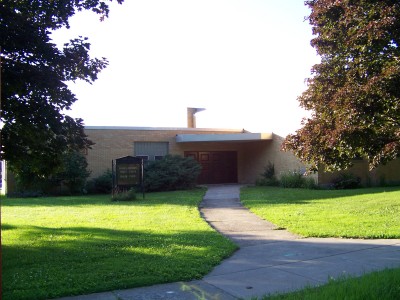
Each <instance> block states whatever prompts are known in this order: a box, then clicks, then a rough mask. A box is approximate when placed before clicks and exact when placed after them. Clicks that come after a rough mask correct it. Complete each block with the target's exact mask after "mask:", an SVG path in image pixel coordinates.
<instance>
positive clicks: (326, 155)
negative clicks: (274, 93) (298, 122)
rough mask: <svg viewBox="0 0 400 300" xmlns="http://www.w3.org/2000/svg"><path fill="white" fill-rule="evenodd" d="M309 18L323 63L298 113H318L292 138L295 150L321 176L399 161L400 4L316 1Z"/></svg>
mask: <svg viewBox="0 0 400 300" xmlns="http://www.w3.org/2000/svg"><path fill="white" fill-rule="evenodd" d="M305 3H306V5H308V6H309V7H310V8H311V14H310V16H309V18H308V20H309V22H310V24H311V25H312V30H313V34H314V35H315V38H313V39H312V41H311V45H312V46H313V47H314V48H315V49H316V50H317V53H318V54H319V55H320V56H321V63H319V64H317V65H315V66H314V67H313V68H312V77H311V78H309V79H307V83H308V88H307V90H306V91H305V92H304V93H303V94H302V95H301V96H300V97H299V101H300V105H301V106H302V107H304V108H306V109H307V110H310V111H311V112H312V115H311V117H310V118H308V119H305V120H303V127H302V128H301V129H299V130H298V131H296V133H295V134H292V135H288V136H287V137H286V140H285V142H284V144H283V149H284V150H292V151H294V153H295V155H296V156H298V157H299V158H300V159H301V160H302V161H304V162H306V163H308V164H309V165H310V169H311V170H317V168H318V166H319V165H321V164H322V165H325V167H326V169H327V170H340V169H345V168H347V167H349V166H351V161H352V160H353V159H354V158H365V159H367V160H368V162H369V166H370V168H371V169H372V168H374V167H376V166H378V165H379V164H384V163H386V162H388V161H390V160H393V159H395V158H397V157H399V156H400V48H399V42H400V2H399V1H398V0H342V1H336V0H312V1H306V2H305Z"/></svg>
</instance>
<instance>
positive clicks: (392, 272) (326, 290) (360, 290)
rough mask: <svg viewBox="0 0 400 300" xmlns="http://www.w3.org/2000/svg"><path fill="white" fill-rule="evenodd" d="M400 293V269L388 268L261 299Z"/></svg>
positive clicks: (358, 299)
mask: <svg viewBox="0 0 400 300" xmlns="http://www.w3.org/2000/svg"><path fill="white" fill-rule="evenodd" d="M399 295H400V269H388V270H383V271H378V272H374V273H370V274H367V275H364V276H362V277H358V278H345V277H344V278H339V279H337V280H330V281H329V283H328V284H326V285H323V286H320V287H308V288H306V289H303V290H301V291H297V292H293V293H288V294H281V295H271V296H265V297H263V298H262V300H298V299H302V300H320V299H331V300H342V299H348V300H364V299H376V300H378V299H379V300H393V299H398V298H399Z"/></svg>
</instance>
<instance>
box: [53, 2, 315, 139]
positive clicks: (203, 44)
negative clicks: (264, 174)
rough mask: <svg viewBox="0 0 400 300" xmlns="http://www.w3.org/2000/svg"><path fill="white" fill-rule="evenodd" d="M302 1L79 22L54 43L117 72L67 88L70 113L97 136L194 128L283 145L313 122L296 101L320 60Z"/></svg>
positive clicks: (146, 6)
mask: <svg viewBox="0 0 400 300" xmlns="http://www.w3.org/2000/svg"><path fill="white" fill-rule="evenodd" d="M308 15H309V9H308V8H307V7H306V6H305V5H304V3H303V0H285V1H275V0H264V1H262V0H198V1H197V0H196V1H194V0H126V1H125V3H123V4H122V5H117V4H112V5H111V12H110V17H109V18H108V19H106V20H105V21H104V22H100V21H99V17H98V16H97V15H95V14H93V13H91V12H81V13H79V14H77V15H76V16H75V17H73V18H72V19H71V21H70V25H71V29H69V30H67V29H60V30H58V31H56V32H55V33H54V34H53V38H54V41H55V42H57V43H60V44H62V43H64V42H66V41H68V39H69V38H73V37H76V36H78V35H81V36H87V37H89V41H90V42H91V44H92V47H91V54H92V55H93V56H97V57H107V58H108V60H109V62H110V65H109V66H108V68H107V69H106V70H104V71H102V72H101V74H100V75H99V79H98V80H97V81H96V82H95V83H94V84H93V85H90V84H87V83H84V82H77V83H75V84H71V85H70V88H71V89H72V91H73V92H74V93H75V94H76V95H77V97H78V101H77V102H76V103H75V104H74V105H73V107H72V110H71V111H69V112H68V114H69V115H71V116H73V117H81V118H83V119H84V120H85V124H86V125H91V126H96V125H98V126H146V127H147V126H151V127H185V126H186V107H203V108H206V111H204V112H201V113H198V114H197V127H208V128H245V129H247V130H250V131H254V132H260V131H262V132H271V131H272V132H275V133H278V134H280V135H283V136H284V135H286V134H288V133H290V132H294V131H295V130H296V129H297V128H299V127H300V121H301V119H302V117H304V116H306V115H307V112H305V111H304V110H302V109H300V108H299V105H298V102H297V96H299V95H300V94H301V93H302V92H303V91H304V90H305V88H306V86H305V84H304V79H305V78H307V77H309V76H310V70H311V67H312V66H313V65H314V64H315V63H318V61H319V58H318V57H317V56H316V52H315V50H314V49H313V48H312V47H311V46H310V40H311V38H312V34H311V26H310V25H309V24H308V21H304V18H305V17H306V16H308Z"/></svg>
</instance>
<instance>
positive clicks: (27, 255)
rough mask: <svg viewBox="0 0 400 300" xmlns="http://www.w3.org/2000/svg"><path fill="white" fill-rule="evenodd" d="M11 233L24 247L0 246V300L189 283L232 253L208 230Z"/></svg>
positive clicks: (84, 229)
mask: <svg viewBox="0 0 400 300" xmlns="http://www.w3.org/2000/svg"><path fill="white" fill-rule="evenodd" d="M5 226H6V227H7V224H5ZM9 229H10V230H11V228H9ZM12 229H15V230H19V231H22V235H21V238H20V239H21V240H23V241H26V242H25V243H23V244H22V243H21V244H17V243H15V244H14V245H11V246H10V245H7V244H6V245H3V270H2V271H3V299H49V298H54V297H61V296H66V295H80V294H88V293H92V292H99V291H109V290H115V289H124V288H132V287H139V286H146V285H151V284H155V283H165V282H175V281H182V280H191V279H195V278H200V277H202V276H203V275H205V274H207V273H208V272H210V271H211V269H212V268H213V267H214V266H215V265H216V264H218V263H219V262H220V261H221V260H222V259H223V258H225V257H227V256H229V255H231V254H232V252H233V251H234V250H235V246H234V245H233V244H232V243H231V242H229V241H228V240H227V239H225V238H223V237H221V236H219V235H218V234H217V233H215V232H213V231H204V232H203V231H194V232H191V231H177V232H171V233H168V234H157V233H155V232H145V231H135V230H133V231H124V230H112V229H104V228H87V227H73V228H46V227H38V226H21V227H14V228H12Z"/></svg>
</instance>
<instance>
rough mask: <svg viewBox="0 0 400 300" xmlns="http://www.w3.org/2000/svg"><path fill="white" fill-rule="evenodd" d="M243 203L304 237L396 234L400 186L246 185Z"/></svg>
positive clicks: (399, 234) (399, 235)
mask: <svg viewBox="0 0 400 300" xmlns="http://www.w3.org/2000/svg"><path fill="white" fill-rule="evenodd" d="M241 200H242V202H243V204H244V205H245V206H246V207H248V208H249V209H250V210H251V211H252V212H254V213H255V214H257V215H259V216H260V217H262V218H264V219H266V220H268V221H270V222H272V223H274V224H275V225H276V226H277V227H278V228H286V229H288V230H289V231H291V232H293V233H296V234H299V235H301V236H304V237H343V238H364V239H376V238H384V239H390V238H400V188H399V187H390V188H389V187H387V188H368V189H356V190H308V189H283V188H277V187H248V188H243V189H242V190H241Z"/></svg>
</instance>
